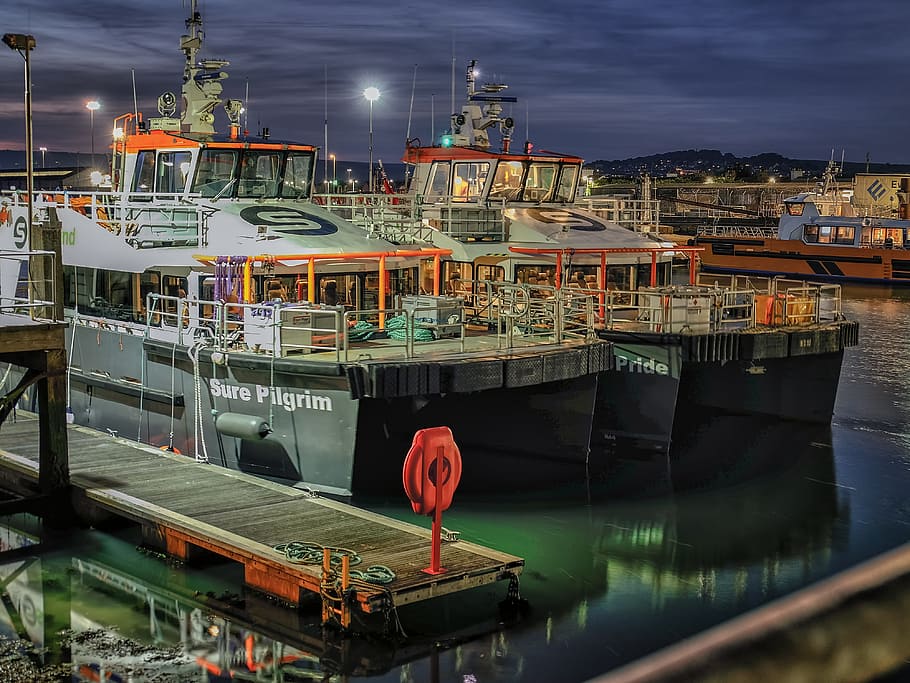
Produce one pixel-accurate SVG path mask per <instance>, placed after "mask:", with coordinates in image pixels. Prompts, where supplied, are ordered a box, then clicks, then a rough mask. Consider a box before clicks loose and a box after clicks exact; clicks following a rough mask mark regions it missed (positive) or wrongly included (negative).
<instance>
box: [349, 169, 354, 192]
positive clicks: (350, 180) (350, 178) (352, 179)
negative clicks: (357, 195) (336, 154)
mask: <svg viewBox="0 0 910 683" xmlns="http://www.w3.org/2000/svg"><path fill="white" fill-rule="evenodd" d="M351 170H352V169H350V168H349V169H348V182H349V183H351V192H354V178H353V177H351Z"/></svg>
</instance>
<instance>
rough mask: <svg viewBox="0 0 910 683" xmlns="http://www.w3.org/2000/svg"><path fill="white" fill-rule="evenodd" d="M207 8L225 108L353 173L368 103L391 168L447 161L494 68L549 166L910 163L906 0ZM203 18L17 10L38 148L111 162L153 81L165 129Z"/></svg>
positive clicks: (513, 0) (13, 67) (114, 7)
mask: <svg viewBox="0 0 910 683" xmlns="http://www.w3.org/2000/svg"><path fill="white" fill-rule="evenodd" d="M199 10H200V11H201V13H202V18H203V21H204V29H205V45H204V48H203V50H202V53H201V55H200V56H202V57H211V58H224V59H228V60H230V62H231V64H230V66H228V67H227V68H226V70H227V71H228V73H229V74H230V78H228V79H227V80H225V81H224V82H223V83H224V93H223V94H224V96H225V97H231V98H235V99H246V100H247V105H248V110H247V114H246V116H247V123H248V126H247V127H248V129H249V130H250V132H251V133H256V132H257V131H258V130H259V129H261V128H262V127H268V128H269V130H270V133H271V136H272V138H275V139H284V140H294V141H298V142H303V143H309V144H315V145H318V146H319V147H320V148H323V147H326V144H325V141H326V137H327V139H328V144H327V154H335V155H336V157H337V159H339V160H351V161H366V160H367V159H368V156H369V131H370V105H369V102H368V101H367V100H366V99H365V98H364V97H363V90H364V89H365V88H366V87H368V86H375V87H377V88H378V89H379V90H380V92H381V96H380V98H379V99H378V100H377V101H376V102H374V104H373V112H372V122H373V123H372V127H373V156H374V159H384V160H386V161H387V162H397V161H399V160H400V159H401V156H402V152H403V149H404V145H405V140H406V139H407V137H408V136H410V137H411V138H419V140H420V142H421V144H423V145H429V144H431V142H432V139H433V136H434V134H435V135H436V136H438V135H439V134H441V133H442V132H443V130H444V129H445V128H446V127H447V126H448V125H449V114H450V113H451V111H452V83H453V62H454V83H455V95H456V97H455V103H456V109H457V110H459V111H460V108H461V103H462V102H463V100H464V96H465V69H466V67H467V64H468V62H469V60H472V59H474V60H477V65H478V69H479V71H480V76H479V78H478V81H479V82H480V83H483V82H487V81H494V82H502V83H506V84H508V85H509V88H508V90H507V91H506V92H505V93H504V94H506V95H510V96H513V97H517V98H518V102H517V103H516V104H511V105H508V104H507V105H505V107H506V110H505V112H506V114H509V115H511V116H512V117H513V118H514V119H515V121H516V125H515V132H514V135H513V140H514V141H515V142H516V143H518V144H521V143H522V142H523V141H524V140H525V139H526V138H527V139H530V140H531V141H532V142H533V144H534V149H535V151H537V150H550V151H556V152H562V153H566V154H574V155H577V156H581V157H583V158H585V159H586V160H588V161H594V160H598V159H604V160H612V159H625V158H629V157H636V156H646V155H651V154H660V153H662V152H669V151H675V150H685V149H718V150H720V151H722V152H730V153H732V154H735V155H737V156H750V155H754V154H760V153H763V152H776V153H779V154H782V155H784V156H787V157H791V158H796V159H826V158H829V157H830V156H831V154H832V151H833V152H834V153H835V154H836V157H837V158H838V159H839V158H840V157H841V155H843V156H844V157H845V159H846V160H847V161H864V160H865V159H866V157H867V155H868V157H869V159H870V160H871V161H873V162H891V163H910V149H908V144H910V135H908V134H907V117H906V111H907V100H908V99H910V75H908V73H907V72H908V69H910V40H908V39H907V33H908V31H910V3H908V2H906V1H905V0H879V2H876V3H862V2H859V1H858V0H803V1H801V2H794V1H793V0H762V1H761V2H757V1H755V0H675V1H669V0H649V1H647V2H642V0H496V1H495V2H490V1H489V0H487V1H485V2H478V1H477V0H462V1H461V2H440V1H439V0H399V1H397V2H396V1H395V0H391V1H387V2H370V3H366V2H352V1H351V0H335V1H334V2H323V3H317V2H313V1H312V0H310V1H307V2H304V0H259V2H254V1H252V0H201V1H200V2H199ZM188 14H189V2H188V0H152V1H149V0H146V1H144V2H137V1H136V0H121V1H120V2H112V1H109V0H85V1H83V2H75V1H74V0H16V1H15V2H14V1H13V0H6V2H4V3H3V7H2V11H0V32H2V33H8V32H9V33H28V34H31V35H33V36H34V37H35V39H36V41H37V47H36V49H35V50H34V51H33V52H32V53H31V60H30V61H31V73H32V83H33V87H32V102H33V104H32V107H33V131H34V132H33V139H34V143H33V144H34V149H36V150H37V149H38V148H39V147H47V148H48V150H49V151H52V150H59V151H79V152H89V151H90V150H91V146H92V137H93V136H92V129H93V128H94V139H95V150H96V151H97V152H98V153H100V152H101V150H102V149H104V148H105V147H106V146H107V144H109V140H110V130H111V128H112V121H113V119H114V117H116V116H117V115H119V114H123V113H125V112H128V111H132V110H133V74H135V84H136V97H137V101H138V106H139V109H140V111H142V112H143V114H144V116H145V118H149V117H152V116H157V115H158V114H157V110H156V101H157V98H158V95H160V94H161V93H162V92H164V91H167V90H170V91H172V92H175V93H177V94H178V99H179V92H180V84H181V79H182V70H183V54H182V53H181V52H180V50H179V39H180V35H181V34H182V33H184V31H185V26H184V20H185V19H186V17H187V16H188ZM0 50H3V51H2V52H0V149H24V147H25V125H24V100H23V92H24V68H23V66H24V60H23V59H22V58H21V57H20V56H19V55H18V54H16V53H15V52H14V51H12V50H9V49H7V48H6V47H5V46H0ZM247 91H248V98H247V97H246V95H247ZM92 99H94V100H98V101H99V102H101V105H102V107H101V109H99V110H98V111H96V112H95V114H94V126H92V122H91V113H90V112H89V111H88V110H87V109H86V108H85V103H86V102H87V101H88V100H92ZM217 115H218V117H219V118H218V119H217V123H216V127H217V129H218V130H219V132H226V130H227V120H226V118H225V117H224V115H223V111H222V110H221V109H220V108H219V110H218V112H217ZM496 139H498V138H496ZM513 144H514V143H513ZM323 153H325V152H321V154H323ZM327 154H326V156H327ZM338 175H339V176H340V175H341V171H339V172H338Z"/></svg>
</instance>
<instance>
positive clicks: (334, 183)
mask: <svg viewBox="0 0 910 683" xmlns="http://www.w3.org/2000/svg"><path fill="white" fill-rule="evenodd" d="M329 159H331V160H332V191H333V192H334V190H335V186H336V185H337V184H338V175H337V174H336V173H335V155H334V154H329Z"/></svg>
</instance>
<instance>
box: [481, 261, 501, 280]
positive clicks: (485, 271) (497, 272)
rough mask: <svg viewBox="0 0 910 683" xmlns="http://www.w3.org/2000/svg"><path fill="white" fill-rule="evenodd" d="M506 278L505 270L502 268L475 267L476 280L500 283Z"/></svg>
mask: <svg viewBox="0 0 910 683" xmlns="http://www.w3.org/2000/svg"><path fill="white" fill-rule="evenodd" d="M505 276H506V271H505V268H503V267H502V266H487V265H479V264H478V266H477V279H478V280H490V281H491V282H501V281H502V280H503V279H504V278H505Z"/></svg>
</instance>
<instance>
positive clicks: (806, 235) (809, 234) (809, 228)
mask: <svg viewBox="0 0 910 683" xmlns="http://www.w3.org/2000/svg"><path fill="white" fill-rule="evenodd" d="M803 241H804V242H818V226H817V225H804V226H803Z"/></svg>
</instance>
